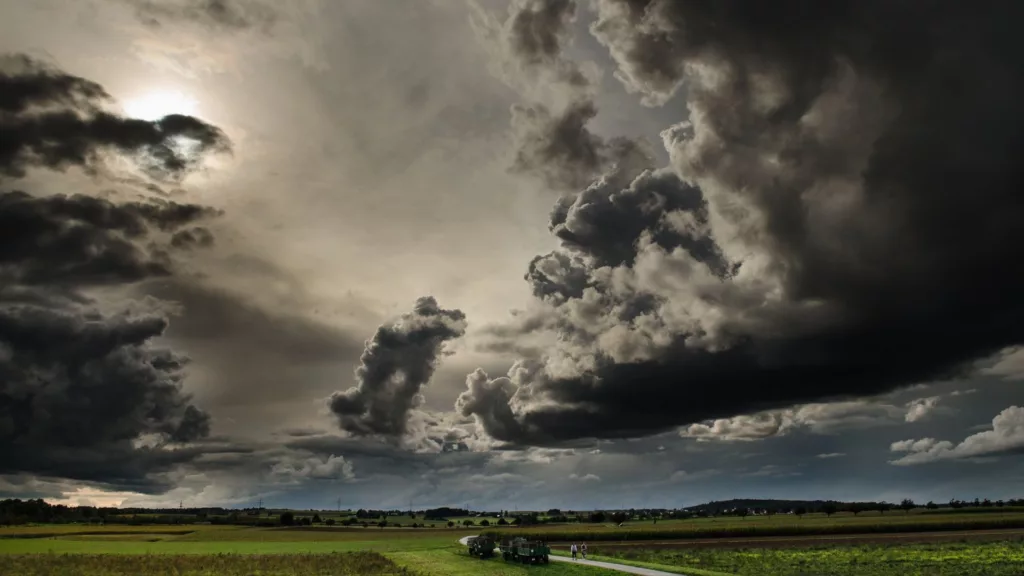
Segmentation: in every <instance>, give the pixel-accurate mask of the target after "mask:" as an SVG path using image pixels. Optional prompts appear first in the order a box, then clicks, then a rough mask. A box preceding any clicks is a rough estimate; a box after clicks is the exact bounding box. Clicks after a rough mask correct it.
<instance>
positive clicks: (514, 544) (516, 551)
mask: <svg viewBox="0 0 1024 576" xmlns="http://www.w3.org/2000/svg"><path fill="white" fill-rule="evenodd" d="M500 548H501V557H502V558H504V559H505V561H506V562H520V563H522V564H542V563H543V564H547V563H548V561H549V556H550V554H551V548H549V547H548V545H547V544H545V543H544V542H542V541H540V540H527V539H526V538H523V537H516V538H512V539H506V540H505V541H503V542H502V543H501V547H500Z"/></svg>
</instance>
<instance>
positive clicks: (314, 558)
mask: <svg viewBox="0 0 1024 576" xmlns="http://www.w3.org/2000/svg"><path fill="white" fill-rule="evenodd" d="M0 574H3V575H6V574H10V575H12V576H13V575H15V574H17V575H18V576H51V575H53V574H61V575H68V576H79V575H81V576H122V575H128V574H133V575H135V574H143V575H145V576H208V575H213V574H216V575H217V576H242V575H246V576H248V575H250V574H264V575H268V576H269V575H274V576H321V575H323V576H357V575H358V576H400V575H406V574H408V575H413V574H415V572H412V571H411V570H409V569H408V568H403V567H400V566H399V565H397V564H396V563H395V562H394V561H393V560H391V559H389V558H386V557H384V556H382V555H380V554H377V553H374V552H347V553H335V554H295V555H290V556H282V555H273V554H269V555H268V554H259V555H258V554H253V555H236V554H219V555H213V556H200V555H182V556H166V555H160V556H154V555H145V554H137V555H121V556H114V557H111V556H105V555H97V554H75V555H67V554H24V555H15V556H7V557H5V558H4V559H3V563H2V564H0Z"/></svg>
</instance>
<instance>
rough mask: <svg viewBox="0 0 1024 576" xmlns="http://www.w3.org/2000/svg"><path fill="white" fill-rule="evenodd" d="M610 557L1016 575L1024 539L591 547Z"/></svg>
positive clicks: (743, 568)
mask: <svg viewBox="0 0 1024 576" xmlns="http://www.w3.org/2000/svg"><path fill="white" fill-rule="evenodd" d="M593 553H594V554H593V556H594V557H595V558H598V559H602V560H608V561H612V562H621V563H627V564H631V565H637V566H645V567H652V568H658V569H660V570H665V571H673V572H680V573H687V574H695V575H696V574H700V573H702V572H703V573H711V574H715V573H718V574H735V575H738V576H755V575H756V576H796V575H803V574H813V575H815V576H894V575H899V576H925V575H928V576H1019V575H1020V574H1022V573H1024V540H1022V539H1021V538H1020V537H1018V538H1016V539H1008V540H1004V541H1000V542H946V543H941V544H911V545H903V546H886V545H879V544H876V545H868V546H828V547H816V548H804V549H792V548H789V549H787V548H776V549H765V548H744V549H739V550H722V549H713V548H711V549H686V550H679V549H675V550H673V549H661V550H649V549H644V548H642V547H636V548H627V547H614V548H609V549H601V548H600V547H599V546H595V547H594V548H593Z"/></svg>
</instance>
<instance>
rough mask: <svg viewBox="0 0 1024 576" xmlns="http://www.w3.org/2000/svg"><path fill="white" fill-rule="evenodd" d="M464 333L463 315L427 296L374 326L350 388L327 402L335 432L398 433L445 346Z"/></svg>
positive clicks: (417, 401) (464, 320)
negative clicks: (392, 319)
mask: <svg viewBox="0 0 1024 576" xmlns="http://www.w3.org/2000/svg"><path fill="white" fill-rule="evenodd" d="M465 331H466V316H465V314H463V313H462V311H460V310H446V309H444V308H441V307H439V306H438V304H437V301H436V300H434V298H433V297H430V296H427V297H423V298H420V299H419V300H417V301H416V305H415V306H414V307H413V311H412V312H411V313H409V314H404V315H403V316H402V317H401V318H399V319H398V320H397V321H396V322H395V323H393V324H386V325H383V326H381V327H380V328H378V329H377V333H376V334H374V336H373V339H371V340H369V341H368V342H367V343H366V350H365V351H364V352H363V355H362V357H361V358H360V365H359V368H357V369H356V381H357V384H356V386H354V387H352V388H349V389H348V390H347V391H345V392H336V393H334V394H333V395H332V396H331V398H330V408H331V412H333V413H334V414H335V416H337V417H338V423H339V425H340V426H341V428H342V429H343V430H346V431H348V432H350V433H353V434H357V435H382V436H392V437H396V436H401V435H402V434H404V433H405V432H406V425H407V423H408V418H409V413H410V411H411V410H413V409H414V408H416V407H417V406H418V405H419V404H420V402H421V400H422V398H421V396H420V389H421V388H422V387H423V386H424V385H426V384H427V383H428V382H429V381H430V377H431V376H432V375H433V373H434V368H435V366H436V364H437V360H438V357H439V356H440V355H441V354H442V353H443V347H444V344H445V342H447V341H448V340H453V339H455V338H458V337H460V336H462V335H463V333H465Z"/></svg>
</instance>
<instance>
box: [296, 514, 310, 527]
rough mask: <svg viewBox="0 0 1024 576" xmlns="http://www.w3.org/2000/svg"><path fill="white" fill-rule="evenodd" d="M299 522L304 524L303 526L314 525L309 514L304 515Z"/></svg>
mask: <svg viewBox="0 0 1024 576" xmlns="http://www.w3.org/2000/svg"><path fill="white" fill-rule="evenodd" d="M299 523H300V524H302V525H303V526H312V525H313V521H312V520H310V518H309V516H303V517H302V519H301V520H300V521H299Z"/></svg>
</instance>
